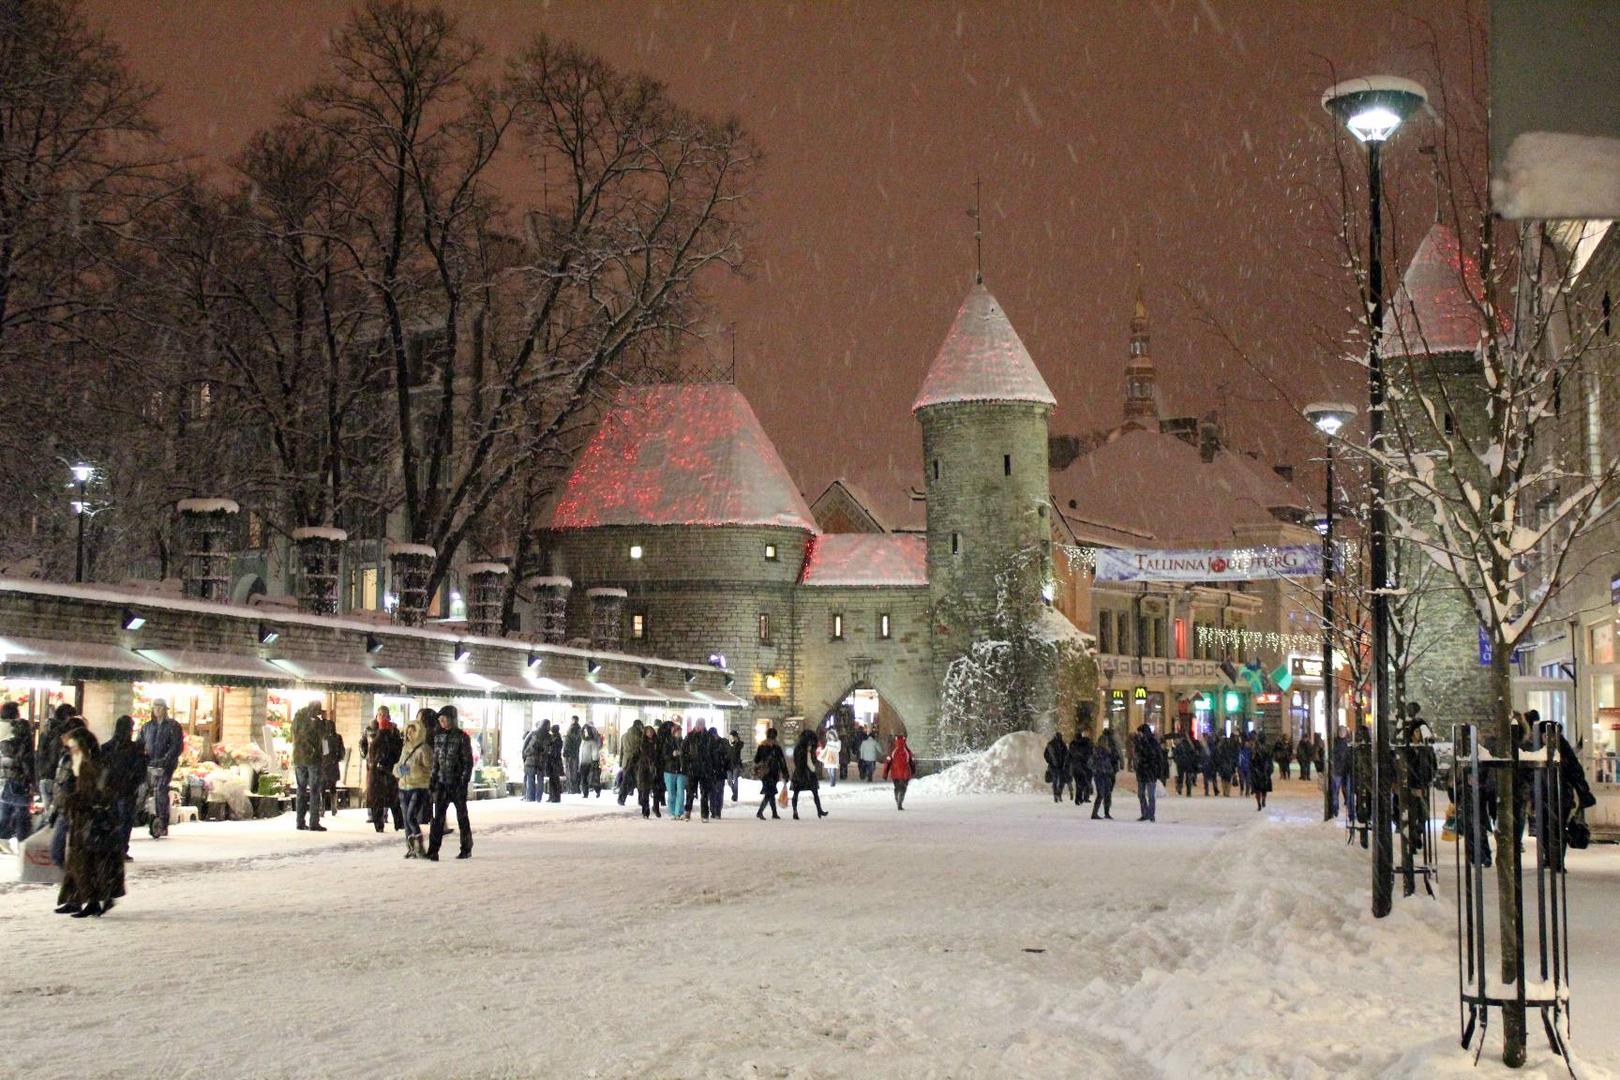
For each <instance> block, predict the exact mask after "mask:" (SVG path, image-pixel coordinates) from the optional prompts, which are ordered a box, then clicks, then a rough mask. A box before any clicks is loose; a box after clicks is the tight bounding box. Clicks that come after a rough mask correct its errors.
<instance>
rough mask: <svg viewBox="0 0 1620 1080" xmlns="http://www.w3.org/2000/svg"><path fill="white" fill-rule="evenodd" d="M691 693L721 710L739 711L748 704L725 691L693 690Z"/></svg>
mask: <svg viewBox="0 0 1620 1080" xmlns="http://www.w3.org/2000/svg"><path fill="white" fill-rule="evenodd" d="M692 693H694V694H696V695H697V696H698V697H700V698H702V699H703V700H704V701H707V702H708V703H709V704H711V705H718V706H719V707H720V708H722V709H741V708H743V707H745V706H746V705H747V704H748V702H746V701H744V700H743V699H742V698H740V697H738V696H737V695H736V694H733V693H731V692H730V691H727V690H694V691H692Z"/></svg>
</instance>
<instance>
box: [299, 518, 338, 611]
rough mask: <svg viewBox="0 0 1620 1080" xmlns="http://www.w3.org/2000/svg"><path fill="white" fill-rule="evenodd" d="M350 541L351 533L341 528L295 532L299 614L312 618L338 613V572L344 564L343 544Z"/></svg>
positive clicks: (307, 529) (320, 528)
mask: <svg viewBox="0 0 1620 1080" xmlns="http://www.w3.org/2000/svg"><path fill="white" fill-rule="evenodd" d="M348 538H349V534H348V533H346V532H344V531H343V530H342V529H332V528H322V527H312V528H304V529H294V530H293V534H292V540H293V546H294V547H295V548H296V549H297V552H298V608H299V610H300V611H306V612H308V613H309V614H311V615H336V614H337V613H338V571H339V568H340V566H341V564H342V561H343V544H344V542H345V541H346V540H348Z"/></svg>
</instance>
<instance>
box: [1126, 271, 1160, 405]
mask: <svg viewBox="0 0 1620 1080" xmlns="http://www.w3.org/2000/svg"><path fill="white" fill-rule="evenodd" d="M1158 381H1159V377H1158V373H1157V372H1156V371H1155V370H1154V367H1153V357H1152V355H1151V354H1150V352H1149V350H1148V313H1147V301H1146V300H1144V299H1143V290H1142V265H1141V264H1140V263H1138V264H1137V266H1136V307H1135V308H1134V309H1133V310H1132V312H1131V351H1130V358H1129V360H1127V361H1126V364H1125V423H1126V424H1128V425H1129V424H1132V423H1133V422H1134V423H1135V425H1136V426H1138V427H1142V428H1147V429H1149V430H1153V431H1157V430H1158V428H1159V388H1158Z"/></svg>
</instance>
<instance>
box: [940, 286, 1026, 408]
mask: <svg viewBox="0 0 1620 1080" xmlns="http://www.w3.org/2000/svg"><path fill="white" fill-rule="evenodd" d="M964 401H1030V402H1036V403H1039V404H1042V405H1047V406H1052V405H1056V404H1057V399H1056V398H1054V397H1053V396H1052V391H1051V390H1050V389H1048V388H1047V385H1046V380H1045V379H1043V378H1041V373H1040V371H1039V370H1038V369H1037V368H1036V367H1035V361H1034V360H1032V359H1030V355H1029V350H1028V349H1026V348H1024V343H1023V342H1022V341H1020V340H1019V339H1018V332H1017V331H1016V330H1014V329H1013V326H1012V323H1010V322H1008V321H1007V315H1006V313H1005V312H1003V311H1002V310H1001V305H1000V304H998V303H997V302H996V298H995V297H993V296H991V295H990V290H989V289H986V288H985V287H984V285H983V284H975V285H974V286H973V288H972V289H971V290H970V291H969V292H968V294H967V299H965V300H963V301H962V306H961V307H960V308H958V309H957V312H956V320H955V321H954V322H952V323H951V331H950V333H948V334H946V335H945V343H944V344H943V345H941V346H940V347H939V353H938V354H937V355H936V356H935V357H934V362H933V364H932V365H931V366H930V367H929V368H928V374H927V375H926V376H924V377H923V384H922V389H921V390H919V391H918V392H917V400H916V401H914V402H912V405H911V411H912V412H916V411H917V410H919V409H925V408H927V407H928V406H930V405H946V404H951V403H955V402H964Z"/></svg>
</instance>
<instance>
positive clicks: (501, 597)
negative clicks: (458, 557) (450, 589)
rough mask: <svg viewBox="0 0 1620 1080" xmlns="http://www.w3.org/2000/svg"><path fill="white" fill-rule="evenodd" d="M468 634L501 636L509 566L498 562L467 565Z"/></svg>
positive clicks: (464, 570) (465, 569)
mask: <svg viewBox="0 0 1620 1080" xmlns="http://www.w3.org/2000/svg"><path fill="white" fill-rule="evenodd" d="M463 572H464V573H465V574H466V575H467V632H468V633H469V634H473V635H475V636H477V637H501V636H503V635H502V631H503V630H504V629H505V627H503V626H502V625H501V607H502V606H503V604H504V602H505V600H506V577H507V573H508V571H507V567H506V564H505V563H499V562H475V563H468V564H467V565H466V566H465V567H464V568H463Z"/></svg>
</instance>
